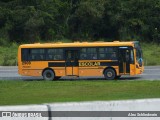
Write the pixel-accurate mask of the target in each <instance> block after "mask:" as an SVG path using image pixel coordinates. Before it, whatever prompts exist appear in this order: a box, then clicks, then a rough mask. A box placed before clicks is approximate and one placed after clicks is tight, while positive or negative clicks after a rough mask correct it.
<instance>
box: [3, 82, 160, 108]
mask: <svg viewBox="0 0 160 120" xmlns="http://www.w3.org/2000/svg"><path fill="white" fill-rule="evenodd" d="M159 86H160V81H129V80H127V81H126V80H121V81H105V80H98V81H97V80H96V81H95V80H94V81H93V80H92V81H86V80H85V81H83V80H82V81H53V82H49V81H48V82H46V81H0V96H1V97H0V105H19V104H41V103H52V102H72V101H95V100H127V99H144V98H160V93H159V91H160V87H159Z"/></svg>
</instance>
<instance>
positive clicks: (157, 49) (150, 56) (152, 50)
mask: <svg viewBox="0 0 160 120" xmlns="http://www.w3.org/2000/svg"><path fill="white" fill-rule="evenodd" d="M141 46H142V50H143V57H144V63H145V65H146V66H147V65H148V66H149V65H160V57H159V55H160V45H158V44H153V43H141Z"/></svg>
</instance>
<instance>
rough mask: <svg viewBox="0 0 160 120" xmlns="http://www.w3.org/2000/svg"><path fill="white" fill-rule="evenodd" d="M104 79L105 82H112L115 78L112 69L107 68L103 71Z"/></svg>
mask: <svg viewBox="0 0 160 120" xmlns="http://www.w3.org/2000/svg"><path fill="white" fill-rule="evenodd" d="M104 77H105V79H106V80H113V79H115V77H116V73H115V71H114V70H113V69H111V68H108V69H106V70H105V71H104Z"/></svg>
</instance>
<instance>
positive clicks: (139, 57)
mask: <svg viewBox="0 0 160 120" xmlns="http://www.w3.org/2000/svg"><path fill="white" fill-rule="evenodd" d="M135 49H136V60H137V61H138V63H139V65H140V66H142V61H143V59H142V58H143V55H142V49H141V46H140V44H139V42H136V43H135Z"/></svg>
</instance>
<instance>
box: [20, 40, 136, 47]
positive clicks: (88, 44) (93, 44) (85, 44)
mask: <svg viewBox="0 0 160 120" xmlns="http://www.w3.org/2000/svg"><path fill="white" fill-rule="evenodd" d="M135 43H138V41H129V42H120V41H113V42H73V43H62V42H57V43H34V44H23V45H20V47H21V48H50V47H52V48H62V47H96V46H102V47H104V46H134V44H135Z"/></svg>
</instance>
